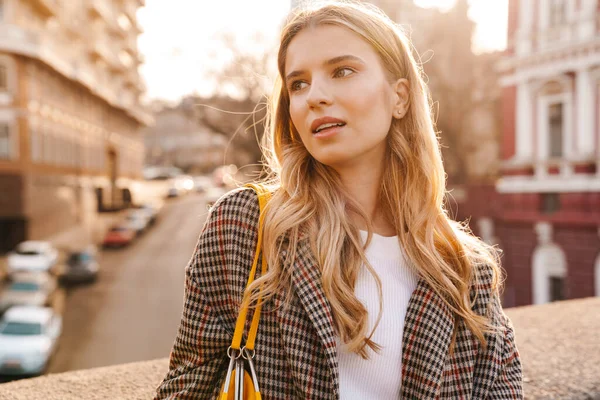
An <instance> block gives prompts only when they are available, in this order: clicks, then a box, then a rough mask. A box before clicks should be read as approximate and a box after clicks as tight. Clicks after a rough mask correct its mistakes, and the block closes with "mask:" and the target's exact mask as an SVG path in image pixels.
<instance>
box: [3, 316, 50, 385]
mask: <svg viewBox="0 0 600 400" xmlns="http://www.w3.org/2000/svg"><path fill="white" fill-rule="evenodd" d="M61 332H62V318H61V316H60V315H58V314H57V313H56V312H54V311H53V310H52V309H51V308H47V307H33V306H19V307H11V308H10V309H9V310H8V311H6V313H5V314H4V315H3V316H2V319H0V374H2V375H40V374H42V373H43V372H44V370H45V369H46V366H47V365H48V362H49V360H50V358H51V356H52V354H53V353H54V351H55V350H56V347H57V344H58V338H59V337H60V334H61Z"/></svg>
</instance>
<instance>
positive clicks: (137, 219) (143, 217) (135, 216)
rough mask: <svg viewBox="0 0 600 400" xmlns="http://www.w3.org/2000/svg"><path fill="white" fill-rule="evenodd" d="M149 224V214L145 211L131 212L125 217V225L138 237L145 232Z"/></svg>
mask: <svg viewBox="0 0 600 400" xmlns="http://www.w3.org/2000/svg"><path fill="white" fill-rule="evenodd" d="M149 224H150V218H149V217H148V213H147V212H145V211H143V210H131V211H129V212H128V213H127V216H126V217H125V225H127V226H128V227H129V228H130V229H132V230H133V231H135V233H136V234H137V235H139V234H141V233H142V232H144V231H145V230H146V228H147V227H148V225H149Z"/></svg>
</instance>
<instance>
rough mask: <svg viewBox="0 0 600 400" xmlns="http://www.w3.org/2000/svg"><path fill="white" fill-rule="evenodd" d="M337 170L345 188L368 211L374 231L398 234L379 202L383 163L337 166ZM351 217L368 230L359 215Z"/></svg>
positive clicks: (360, 227)
mask: <svg viewBox="0 0 600 400" xmlns="http://www.w3.org/2000/svg"><path fill="white" fill-rule="evenodd" d="M336 171H337V172H338V174H339V175H340V177H341V180H342V184H343V185H344V188H345V189H346V190H347V191H348V193H349V194H350V196H351V197H352V199H353V200H354V201H356V202H357V203H358V204H359V205H360V207H361V208H362V210H363V211H364V212H365V213H366V215H367V218H368V219H369V221H370V223H371V226H372V228H373V232H374V233H377V234H379V235H382V236H394V235H396V232H395V230H394V228H393V226H392V225H391V223H390V221H389V220H388V219H387V218H386V216H385V214H384V212H383V209H382V207H381V206H380V202H379V190H380V188H381V178H382V176H383V163H382V164H381V165H379V167H378V168H377V167H375V166H372V165H371V166H369V167H368V168H364V167H362V168H361V166H359V165H354V166H349V167H345V168H336ZM349 218H350V219H351V220H352V222H353V224H354V225H356V226H357V227H358V228H359V229H361V230H365V231H366V230H367V226H366V224H365V223H364V221H363V220H362V218H360V217H358V215H349Z"/></svg>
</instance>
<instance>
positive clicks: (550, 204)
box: [541, 193, 560, 214]
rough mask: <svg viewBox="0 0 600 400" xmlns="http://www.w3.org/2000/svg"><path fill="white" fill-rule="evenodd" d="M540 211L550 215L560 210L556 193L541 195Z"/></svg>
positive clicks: (558, 197)
mask: <svg viewBox="0 0 600 400" xmlns="http://www.w3.org/2000/svg"><path fill="white" fill-rule="evenodd" d="M541 196H542V204H541V206H542V207H541V211H542V212H543V213H544V214H552V213H555V212H557V211H558V210H560V196H559V194H558V193H542V195H541Z"/></svg>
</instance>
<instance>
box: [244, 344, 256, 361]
mask: <svg viewBox="0 0 600 400" xmlns="http://www.w3.org/2000/svg"><path fill="white" fill-rule="evenodd" d="M250 352H252V355H250ZM241 354H242V357H243V358H244V359H245V360H248V359H250V358H254V355H255V354H256V352H255V351H254V349H252V350H248V349H247V348H246V346H244V347H242V351H241Z"/></svg>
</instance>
